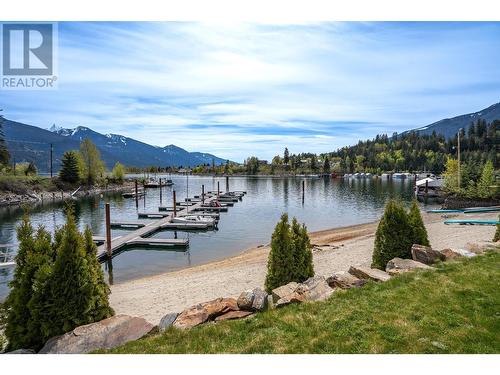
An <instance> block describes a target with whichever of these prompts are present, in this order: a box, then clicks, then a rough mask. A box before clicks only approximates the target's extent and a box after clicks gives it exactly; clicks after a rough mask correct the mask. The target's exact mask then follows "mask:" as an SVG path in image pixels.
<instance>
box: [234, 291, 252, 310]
mask: <svg viewBox="0 0 500 375" xmlns="http://www.w3.org/2000/svg"><path fill="white" fill-rule="evenodd" d="M254 297H255V296H254V293H253V290H245V291H244V292H242V293H241V294H240V296H239V297H238V299H237V301H236V303H237V304H238V307H239V308H240V309H241V310H246V311H251V310H252V303H253V300H254Z"/></svg>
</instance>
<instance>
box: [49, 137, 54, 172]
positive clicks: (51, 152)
mask: <svg viewBox="0 0 500 375" xmlns="http://www.w3.org/2000/svg"><path fill="white" fill-rule="evenodd" d="M53 153H54V148H53V147H52V143H51V144H50V178H52V177H53V176H54V175H53V172H52V155H53Z"/></svg>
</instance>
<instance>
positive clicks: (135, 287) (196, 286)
mask: <svg viewBox="0 0 500 375" xmlns="http://www.w3.org/2000/svg"><path fill="white" fill-rule="evenodd" d="M463 217H464V215H460V216H459V217H457V218H463ZM497 217H498V216H497V215H496V214H482V215H480V216H472V215H470V216H469V215H467V216H466V218H471V219H472V218H481V219H495V218H497ZM423 218H424V222H425V225H426V228H427V232H428V235H429V240H430V242H431V245H432V247H433V248H435V249H438V250H441V249H444V248H454V249H457V248H458V249H469V250H473V249H475V248H476V247H477V246H482V245H484V244H486V243H487V242H489V241H491V239H492V238H493V235H494V232H495V227H494V226H478V225H474V226H468V225H467V226H464V225H444V224H443V218H442V217H440V215H436V214H425V213H424V214H423ZM376 226H377V224H376V223H369V224H362V225H355V226H350V227H345V228H336V229H331V230H325V231H320V232H313V233H310V238H311V243H312V244H314V245H315V246H316V248H315V250H314V251H313V259H314V269H315V272H316V274H317V275H325V276H327V275H329V274H332V273H333V272H342V271H347V270H348V269H349V267H350V266H351V265H364V266H369V265H370V263H371V256H372V251H373V245H374V238H375V230H376ZM268 253H269V246H264V247H258V248H253V249H249V250H246V251H244V252H242V253H241V254H240V255H237V256H233V257H230V258H227V259H224V260H222V261H217V262H211V263H208V264H204V265H199V266H195V267H191V268H186V269H182V270H179V271H174V272H167V273H164V274H160V275H155V276H151V277H146V278H142V279H137V280H132V281H128V282H124V283H120V284H116V285H113V286H111V292H112V293H111V296H110V300H111V305H112V306H113V308H114V309H115V312H116V313H117V314H129V315H132V316H139V317H143V318H145V319H146V320H148V321H149V322H151V323H153V324H158V322H159V321H160V319H161V318H162V317H163V316H164V315H165V314H167V313H170V312H180V311H182V310H183V309H185V308H187V307H189V306H192V305H194V304H196V303H200V302H205V301H209V300H211V299H214V298H217V297H235V298H237V297H238V296H239V295H240V293H241V292H242V291H244V290H246V289H252V288H255V287H263V285H264V279H265V275H266V265H267V256H268Z"/></svg>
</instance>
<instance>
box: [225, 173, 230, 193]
mask: <svg viewBox="0 0 500 375" xmlns="http://www.w3.org/2000/svg"><path fill="white" fill-rule="evenodd" d="M226 193H229V176H226Z"/></svg>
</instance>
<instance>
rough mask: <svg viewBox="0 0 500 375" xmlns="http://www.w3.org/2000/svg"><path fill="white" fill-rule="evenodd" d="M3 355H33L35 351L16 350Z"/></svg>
mask: <svg viewBox="0 0 500 375" xmlns="http://www.w3.org/2000/svg"><path fill="white" fill-rule="evenodd" d="M5 354H35V351H34V350H33V349H17V350H13V351H12V352H7V353H5Z"/></svg>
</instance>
